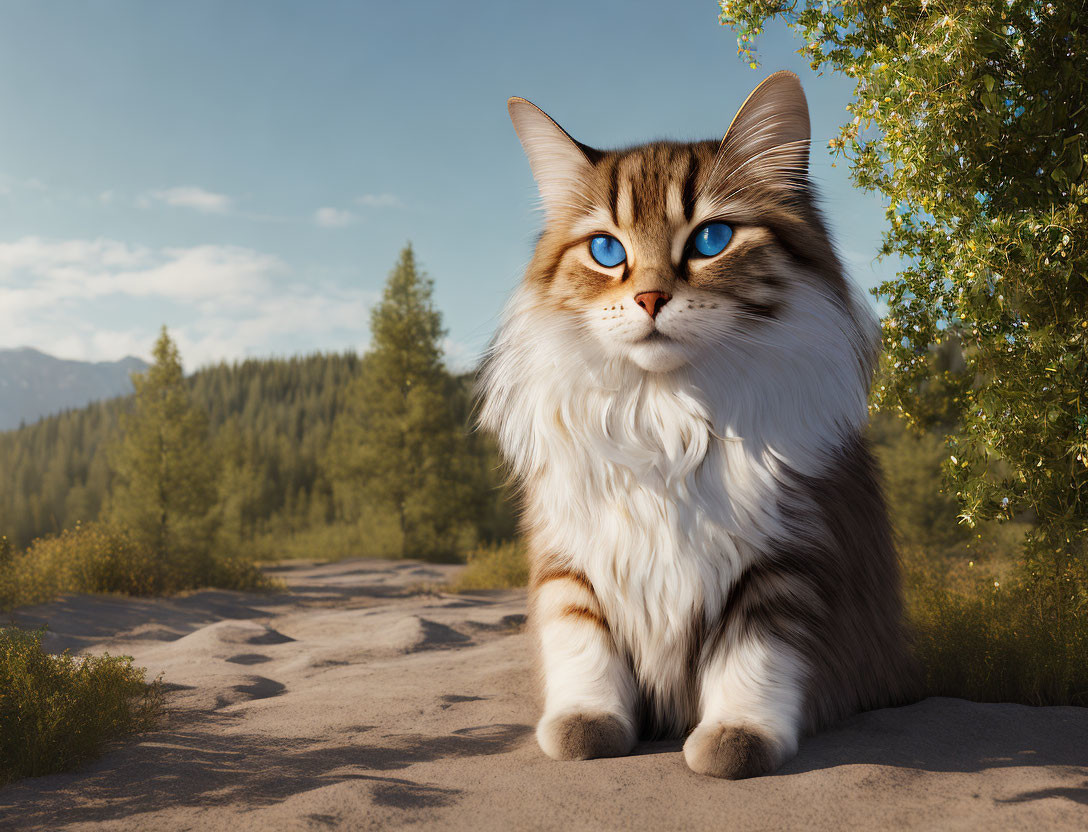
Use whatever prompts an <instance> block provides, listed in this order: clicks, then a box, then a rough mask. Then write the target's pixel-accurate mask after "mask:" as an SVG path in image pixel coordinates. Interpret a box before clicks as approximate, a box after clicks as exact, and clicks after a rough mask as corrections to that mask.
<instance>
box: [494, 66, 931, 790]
mask: <svg viewBox="0 0 1088 832" xmlns="http://www.w3.org/2000/svg"><path fill="white" fill-rule="evenodd" d="M509 110H510V116H511V119H512V120H513V123H514V127H515V129H516V131H517V134H518V137H519V138H520V140H521V142H522V145H523V146H524V148H525V152H526V154H527V156H528V158H529V162H530V166H531V168H532V172H533V175H534V177H535V179H536V181H537V184H538V186H539V190H540V194H541V197H542V201H543V205H544V208H545V211H546V223H545V228H544V231H543V234H542V235H541V237H540V239H539V242H538V243H537V246H536V251H535V254H534V256H533V259H532V262H531V263H530V265H529V267H528V270H527V273H526V275H525V278H524V281H523V283H522V284H521V286H520V288H518V289H517V291H516V292H515V294H514V296H513V297H512V299H511V300H510V302H509V304H508V306H507V309H506V311H505V314H504V318H503V322H502V324H501V327H500V329H499V331H498V333H497V335H496V336H495V340H494V341H493V343H492V345H491V348H490V350H489V353H488V356H487V359H486V361H485V364H484V368H483V371H482V376H481V383H482V388H481V389H482V402H481V411H480V412H481V422H482V424H483V425H484V426H485V427H486V428H487V429H489V430H491V431H492V432H494V434H495V435H496V436H497V437H498V440H499V443H500V445H501V448H502V451H503V454H504V456H505V458H506V460H507V461H508V463H509V465H510V466H511V468H512V471H513V474H514V476H515V478H516V480H517V482H518V483H519V485H520V488H521V495H522V501H523V532H524V535H525V537H526V539H527V541H528V545H529V549H530V559H531V603H532V617H533V620H534V622H535V626H536V629H537V631H538V633H539V638H540V647H541V658H542V670H543V681H544V699H545V704H544V714H543V716H542V718H541V720H540V723H539V725H538V728H537V739H538V741H539V743H540V746H541V748H542V749H543V750H544V751H545V752H546V753H547V754H548V755H550V756H551V757H554V758H556V759H560V760H571V759H586V758H590V757H600V756H612V755H620V754H625V753H627V752H629V751H630V750H631V749H632V748H633V746H634V745H635V743H636V741H637V739H638V738H639V737H640V736H641V737H655V736H674V737H682V736H686V737H687V739H686V741H685V743H684V756H685V759H686V761H687V763H688V765H689V766H690V767H691V768H692V769H693V770H694V771H697V772H700V773H703V774H709V775H714V776H717V777H726V778H741V777H749V776H754V775H759V774H764V773H767V772H770V771H773V770H774V769H775V768H777V767H778V766H779V765H780V764H781V763H782V762H783V761H785V760H787V759H789V758H790V757H792V756H793V755H794V754H795V753H796V751H797V747H798V741H799V739H800V738H801V737H802V736H803V735H804V734H805V733H806V732H812V731H816V730H818V729H820V728H821V727H822V726H825V725H827V724H828V723H830V722H832V721H834V720H837V719H839V718H841V717H843V716H845V715H847V714H850V713H852V712H854V711H857V710H859V709H863V708H874V707H880V706H884V705H888V704H893V703H896V702H899V701H901V700H902V699H903V698H904V697H905V696H906V695H907V692H908V690H909V687H910V679H911V670H910V666H909V661H908V658H907V653H906V650H905V647H904V641H903V634H902V631H901V623H900V606H901V604H900V595H899V583H898V580H899V579H898V572H897V564H896V558H895V553H894V549H893V546H892V542H891V537H890V533H889V527H888V521H887V516H886V512H885V507H884V503H883V500H882V497H881V492H880V487H879V483H878V480H877V475H876V470H875V466H874V463H873V459H872V457H871V455H870V452H869V450H868V448H867V446H866V441H865V439H864V437H863V431H864V429H865V425H866V421H867V408H866V401H867V394H868V388H869V383H870V376H871V373H872V368H873V363H874V360H875V357H876V354H877V348H878V347H877V344H878V337H877V327H876V321H875V318H874V315H873V313H872V312H871V310H870V309H869V307H868V305H867V304H866V303H865V302H864V300H862V299H859V298H857V297H855V296H854V294H853V293H852V291H851V289H850V286H849V284H848V282H847V280H846V278H845V277H844V274H843V270H842V266H841V265H840V262H839V260H838V257H837V256H836V254H835V252H834V250H833V248H832V245H831V242H830V240H829V239H828V234H827V231H826V229H825V227H824V224H823V221H822V219H821V217H820V214H819V212H818V210H817V208H816V207H815V204H814V195H813V192H812V189H811V187H810V185H809V182H808V147H809V119H808V107H807V104H806V102H805V97H804V93H803V92H802V90H801V85H800V83H799V81H798V79H797V77H796V76H795V75H793V74H792V73H787V72H780V73H776V74H775V75H772V76H771V77H770V78H768V79H767V80H766V81H764V82H763V83H762V84H760V85H759V87H757V88H756V90H755V91H754V92H753V93H752V94H751V95H750V96H749V97H748V100H747V101H745V103H744V105H743V106H742V107H741V109H740V111H739V112H738V113H737V115H736V117H735V118H734V120H733V122H732V124H731V126H730V128H729V130H728V132H727V133H726V135H725V138H724V139H723V140H722V141H721V142H720V143H719V142H696V143H690V144H689V143H677V142H655V143H651V144H646V145H641V146H638V147H634V148H631V149H627V150H618V151H600V150H595V149H592V148H590V147H587V146H585V145H583V144H580V143H579V142H576V141H575V140H574V139H572V138H571V137H570V136H568V135H567V134H566V133H565V132H564V131H563V130H562V128H560V127H559V125H558V124H556V123H555V122H554V121H552V120H551V119H550V118H549V117H548V116H547V115H545V114H544V113H543V112H542V111H540V110H539V109H537V108H536V107H535V106H533V105H532V104H530V103H529V102H528V101H525V100H524V99H520V98H513V99H511V100H510V102H509Z"/></svg>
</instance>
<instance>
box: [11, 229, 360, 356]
mask: <svg viewBox="0 0 1088 832" xmlns="http://www.w3.org/2000/svg"><path fill="white" fill-rule="evenodd" d="M375 298H376V295H375V293H373V292H368V291H364V290H360V289H356V288H344V287H340V286H334V285H311V284H304V283H300V282H298V281H297V278H295V280H294V282H292V277H291V270H290V268H289V267H288V266H287V264H285V263H284V262H283V261H281V260H280V259H278V258H276V257H273V256H271V255H268V254H264V253H261V252H258V251H254V250H253V249H248V248H242V247H238V246H216V245H203V246H191V247H187V248H176V247H163V248H153V247H147V246H134V245H129V244H127V243H123V242H119V241H116V240H108V239H97V240H48V239H43V238H40V237H24V238H22V239H19V240H15V241H12V242H6V243H5V242H0V346H9V347H15V346H24V345H26V346H34V347H38V348H40V349H42V350H45V351H46V352H50V353H52V354H54V355H59V356H61V357H64V358H77V359H83V360H94V361H98V360H112V359H117V358H121V357H123V356H125V355H142V356H145V357H146V356H147V354H148V352H149V351H150V347H151V344H152V343H153V342H154V340H155V336H156V333H157V331H158V327H159V326H160V325H161V324H162V323H166V324H167V325H168V326H169V327H170V329H171V332H172V333H173V335H174V337H175V338H176V339H177V341H178V344H179V346H180V348H181V350H182V355H183V356H184V358H185V361H186V365H187V366H188V367H190V368H192V367H196V366H200V365H203V364H206V363H209V362H213V361H220V360H224V359H227V360H233V359H237V358H242V357H245V356H250V355H266V354H269V353H283V352H284V351H285V347H284V345H285V344H289V345H291V349H290V351H294V349H302V350H306V349H318V348H325V349H329V348H339V347H345V346H349V345H350V346H358V345H361V344H363V343H365V340H366V328H367V327H366V324H367V320H368V318H369V309H370V306H371V304H372V303H373V302H374V300H375Z"/></svg>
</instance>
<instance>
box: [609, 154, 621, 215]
mask: <svg viewBox="0 0 1088 832" xmlns="http://www.w3.org/2000/svg"><path fill="white" fill-rule="evenodd" d="M619 202H620V163H619V160H618V159H613V160H612V169H611V170H610V171H609V172H608V208H609V210H610V211H611V212H612V224H613V225H615V226H617V227H618V226H619V224H620V214H619Z"/></svg>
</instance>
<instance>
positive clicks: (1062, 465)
mask: <svg viewBox="0 0 1088 832" xmlns="http://www.w3.org/2000/svg"><path fill="white" fill-rule="evenodd" d="M722 14H723V20H724V21H725V22H728V23H730V24H732V25H734V26H735V27H737V29H738V31H739V34H740V38H741V41H740V44H741V49H742V51H743V52H746V53H747V54H749V55H751V54H752V51H751V50H752V48H753V44H754V38H755V36H756V35H758V34H759V32H760V31H761V30H762V27H763V25H764V23H765V21H766V20H767V19H768V18H772V17H782V18H784V19H785V20H786V21H787V22H788V23H789V24H790V25H791V26H793V27H794V28H796V29H797V30H798V31H800V32H801V33H803V36H804V38H805V40H806V44H805V46H804V48H803V49H802V52H804V53H805V54H807V55H808V56H809V57H810V58H811V60H812V65H813V67H814V68H819V67H823V66H830V67H832V68H834V69H836V70H838V71H840V72H843V73H845V74H846V75H848V76H850V77H852V78H854V79H855V80H856V82H857V85H856V87H855V91H854V101H853V103H852V104H851V105H850V107H849V109H850V111H851V112H852V113H853V114H854V118H853V121H851V122H850V123H848V124H846V125H845V126H844V127H843V128H842V131H841V134H840V136H839V137H838V138H836V139H833V140H832V141H831V148H832V150H834V151H835V152H837V153H841V154H842V155H844V156H845V157H846V158H847V159H848V160H849V161H850V163H851V170H852V175H853V178H854V180H855V182H857V184H858V185H860V186H861V187H864V188H867V189H871V190H876V191H879V192H880V193H881V194H883V195H884V197H885V198H886V199H887V200H888V203H889V208H888V219H889V221H890V228H889V231H888V232H887V234H886V236H885V241H884V248H883V251H884V253H891V252H895V253H897V254H900V255H902V256H903V257H905V258H906V259H907V260H908V261H909V263H910V265H909V266H908V267H907V268H906V269H905V270H904V271H903V272H902V273H901V274H900V275H899V276H898V277H897V279H895V280H893V281H889V282H887V283H885V284H884V285H883V286H881V287H880V292H881V293H882V295H883V296H884V297H885V298H886V300H887V302H888V308H889V314H888V316H887V318H886V319H885V321H884V335H885V338H884V344H885V348H886V354H885V359H884V360H885V368H886V370H887V375H886V378H887V381H886V383H885V384H884V385H883V386H882V388H881V389H879V390H878V396H877V402H876V403H877V404H878V405H879V406H880V407H883V408H892V409H895V410H898V411H900V412H902V413H903V414H904V415H905V416H906V417H907V418H908V419H911V420H914V421H918V420H919V418H920V417H924V413H919V409H918V407H917V405H918V403H919V398H920V397H919V395H918V393H919V391H920V390H921V389H924V388H925V387H926V385H927V384H929V383H930V362H929V361H928V356H929V354H930V351H931V350H932V348H933V345H935V344H938V345H939V344H943V343H946V342H948V341H949V340H950V339H955V340H957V341H958V343H959V344H961V345H962V349H963V364H962V367H960V368H958V369H955V370H951V369H950V370H948V371H946V372H945V374H944V376H945V377H944V378H943V379H941V381H943V382H944V383H945V384H946V385H947V386H948V387H949V389H950V390H951V391H953V392H954V394H955V395H954V398H953V401H954V403H955V415H956V417H957V421H958V422H959V424H960V425H961V426H962V430H961V432H960V433H959V435H957V437H956V438H955V439H954V441H953V449H952V453H951V455H950V456H949V465H950V471H951V473H952V474H953V475H954V477H955V479H956V481H957V483H958V490H959V493H958V496H959V498H960V500H961V502H962V516H963V519H964V520H965V521H966V522H967V523H968V524H972V523H974V522H976V521H977V520H979V519H983V518H987V517H1006V518H1008V517H1012V516H1014V515H1015V514H1016V513H1017V512H1020V511H1031V512H1032V513H1033V514H1034V516H1035V518H1036V520H1037V524H1036V529H1035V531H1034V532H1033V541H1034V543H1035V547H1034V548H1035V550H1036V551H1039V552H1045V553H1046V557H1047V558H1048V559H1050V560H1053V556H1055V555H1056V556H1057V557H1059V558H1060V559H1063V560H1069V559H1072V558H1076V557H1079V556H1081V555H1082V554H1083V552H1084V550H1083V539H1084V535H1085V533H1086V532H1088V280H1086V278H1088V246H1086V245H1085V241H1086V240H1088V210H1086V209H1088V178H1086V171H1085V161H1086V159H1088V155H1086V154H1088V137H1086V136H1085V132H1086V131H1088V108H1086V107H1085V105H1084V102H1085V101H1086V100H1088V70H1086V67H1088V5H1086V4H1085V3H1084V2H1070V3H1050V2H1041V0H1011V2H1009V0H974V1H973V2H966V3H949V2H943V0H934V1H931V0H907V2H902V3H894V4H890V5H885V4H883V3H880V2H871V1H870V0H860V1H856V0H847V1H846V2H839V3H824V2H817V0H805V2H793V1H792V0H789V1H788V2H784V1H783V0H759V2H723V4H722Z"/></svg>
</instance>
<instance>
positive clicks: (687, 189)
mask: <svg viewBox="0 0 1088 832" xmlns="http://www.w3.org/2000/svg"><path fill="white" fill-rule="evenodd" d="M681 203H682V204H683V206H684V220H685V221H686V222H691V218H692V215H694V213H695V152H694V151H693V150H690V149H689V150H688V166H687V168H686V170H685V173H684V191H683V195H682V196H681Z"/></svg>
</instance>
